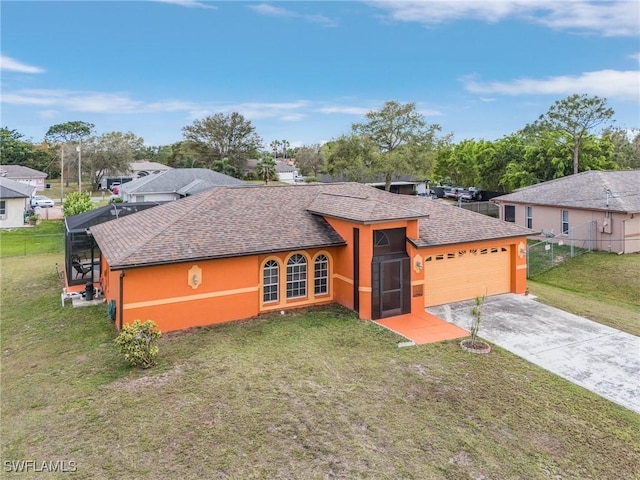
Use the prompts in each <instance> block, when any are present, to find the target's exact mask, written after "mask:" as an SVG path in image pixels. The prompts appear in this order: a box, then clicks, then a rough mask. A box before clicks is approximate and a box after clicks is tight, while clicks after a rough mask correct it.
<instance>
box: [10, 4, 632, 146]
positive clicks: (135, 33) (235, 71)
mask: <svg viewBox="0 0 640 480" xmlns="http://www.w3.org/2000/svg"><path fill="white" fill-rule="evenodd" d="M1 22H2V23H1V26H2V32H1V40H2V41H1V55H2V57H1V61H0V73H1V85H2V92H1V101H2V111H1V118H2V119H1V123H2V126H6V127H8V128H10V129H16V130H18V131H19V132H20V133H22V134H24V135H25V137H26V138H28V139H30V140H32V141H36V142H38V141H40V140H41V139H42V137H43V136H44V134H45V133H46V131H47V130H48V128H49V127H50V126H51V125H55V124H57V123H62V122H67V121H72V120H82V121H85V122H91V123H94V124H95V125H96V132H97V133H99V134H101V133H106V132H111V131H122V132H127V131H131V132H133V133H135V134H136V135H139V136H141V137H143V138H144V140H145V143H146V144H147V145H166V144H170V143H173V142H176V141H179V140H181V139H182V138H183V137H182V127H184V126H186V125H190V124H192V123H193V121H194V120H196V119H202V118H204V117H206V116H207V115H212V114H215V113H218V112H224V113H229V112H233V111H236V112H240V113H241V114H242V115H244V116H245V118H247V119H249V120H251V122H252V124H253V125H254V126H255V128H256V132H257V133H258V134H259V135H260V136H261V137H262V138H263V139H264V142H265V144H269V143H270V142H271V141H272V140H274V139H278V140H283V139H286V140H288V141H289V142H290V143H291V144H292V145H294V146H300V145H303V144H312V143H323V142H325V141H328V140H331V139H332V138H336V137H337V136H339V135H340V134H343V133H348V132H349V131H350V128H351V124H352V123H354V122H361V121H363V120H364V114H365V113H366V112H368V111H370V110H377V109H379V108H381V107H382V105H383V104H384V102H385V101H388V100H396V101H399V102H402V103H405V102H413V103H416V105H417V108H418V110H419V111H420V112H421V113H423V114H424V116H425V118H426V119H427V121H428V122H429V123H437V124H440V125H441V126H442V130H443V133H449V132H452V133H453V134H454V138H455V140H456V141H460V140H463V139H465V138H475V139H480V138H484V139H488V140H493V139H497V138H500V137H502V136H503V135H507V134H509V133H512V132H514V131H516V130H518V129H520V128H522V127H523V126H525V125H526V124H527V123H530V122H532V121H534V120H535V119H536V118H537V117H538V116H539V115H540V114H543V113H545V112H546V111H547V109H548V108H549V106H551V105H552V104H553V102H554V101H555V100H559V99H562V98H565V97H566V96H568V95H570V94H572V93H580V94H582V93H586V94H590V95H598V96H601V97H606V98H607V99H608V102H609V105H610V106H611V107H613V108H614V110H615V112H616V115H615V119H616V124H617V126H619V127H621V128H626V129H637V128H639V127H640V41H639V39H640V2H638V1H637V0H633V1H605V2H590V1H582V0H576V1H571V0H565V1H557V0H514V1H506V0H505V1H498V0H494V1H491V0H483V1H473V0H471V1H455V0H449V1H446V2H442V1H429V0H423V1H409V2H400V1H395V2H391V1H375V2H338V1H331V2H311V1H297V2H295V1H291V2H287V1H278V2H245V1H234V2H231V1H226V2H206V1H195V0H164V1H151V0H149V1H137V2H123V1H106V2H97V1H67V2H55V1H47V2H31V1H7V0H3V1H2V11H1Z"/></svg>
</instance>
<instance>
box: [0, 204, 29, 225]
mask: <svg viewBox="0 0 640 480" xmlns="http://www.w3.org/2000/svg"><path fill="white" fill-rule="evenodd" d="M2 201H4V202H5V210H6V213H5V214H4V215H3V216H0V228H16V227H24V212H25V209H26V205H27V202H28V199H26V198H3V199H2Z"/></svg>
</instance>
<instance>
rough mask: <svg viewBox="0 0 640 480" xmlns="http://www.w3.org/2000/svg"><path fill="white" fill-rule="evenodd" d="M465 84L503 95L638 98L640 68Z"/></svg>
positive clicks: (468, 80) (467, 86) (481, 91)
mask: <svg viewBox="0 0 640 480" xmlns="http://www.w3.org/2000/svg"><path fill="white" fill-rule="evenodd" d="M463 82H464V83H465V87H466V89H467V90H469V91H470V92H474V93H497V94H502V95H555V94H568V95H571V94H573V93H587V94H591V95H598V96H603V97H618V98H625V99H630V100H635V101H638V100H639V97H640V72H639V71H620V70H598V71H595V72H585V73H582V74H581V75H563V76H557V77H549V78H545V79H532V78H520V79H517V80H512V81H510V82H484V83H483V82H478V81H475V80H473V79H471V78H467V79H463Z"/></svg>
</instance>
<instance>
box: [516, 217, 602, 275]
mask: <svg viewBox="0 0 640 480" xmlns="http://www.w3.org/2000/svg"><path fill="white" fill-rule="evenodd" d="M596 234H597V221H595V220H593V221H590V222H587V223H584V224H582V225H577V226H575V227H572V228H570V229H569V231H568V232H567V233H566V234H562V235H556V234H554V233H553V232H546V234H545V236H546V238H545V239H544V240H542V241H538V242H536V241H535V240H529V242H530V243H529V245H528V247H527V278H531V277H533V276H535V275H538V274H539V273H542V272H544V271H546V270H549V269H550V268H553V267H555V266H556V265H560V264H561V263H562V262H564V261H566V260H568V259H570V258H573V257H576V256H578V255H582V254H583V253H586V252H590V251H592V250H594V249H595V248H596Z"/></svg>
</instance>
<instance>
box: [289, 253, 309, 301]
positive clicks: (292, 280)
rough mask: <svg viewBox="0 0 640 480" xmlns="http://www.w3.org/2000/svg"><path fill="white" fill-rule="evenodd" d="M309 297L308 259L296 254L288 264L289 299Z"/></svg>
mask: <svg viewBox="0 0 640 480" xmlns="http://www.w3.org/2000/svg"><path fill="white" fill-rule="evenodd" d="M306 295H307V259H306V258H305V257H304V255H300V254H299V253H296V254H295V255H293V256H292V257H291V258H290V259H289V261H288V262H287V298H296V297H304V296H306Z"/></svg>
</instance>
